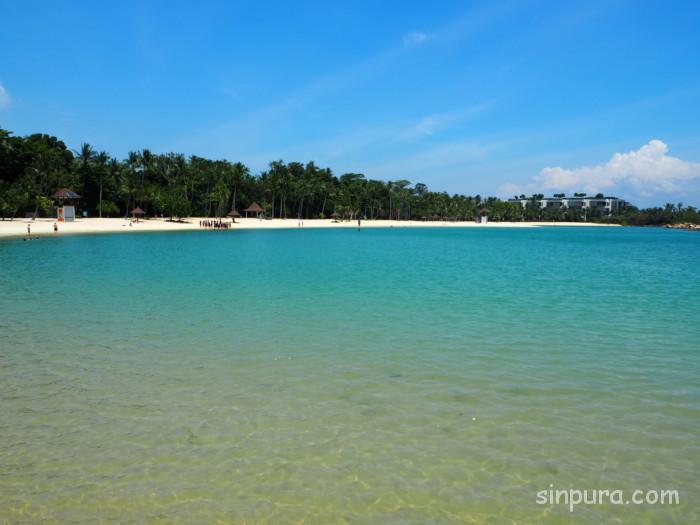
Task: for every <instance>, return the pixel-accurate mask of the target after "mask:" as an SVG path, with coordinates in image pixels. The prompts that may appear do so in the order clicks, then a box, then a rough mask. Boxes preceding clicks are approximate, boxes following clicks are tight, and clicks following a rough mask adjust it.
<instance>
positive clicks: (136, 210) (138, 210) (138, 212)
mask: <svg viewBox="0 0 700 525" xmlns="http://www.w3.org/2000/svg"><path fill="white" fill-rule="evenodd" d="M131 215H132V216H133V217H135V218H136V222H139V216H141V217H143V216H144V215H146V212H145V211H143V210H142V209H141V208H139V207H136V208H134V209H133V210H131Z"/></svg>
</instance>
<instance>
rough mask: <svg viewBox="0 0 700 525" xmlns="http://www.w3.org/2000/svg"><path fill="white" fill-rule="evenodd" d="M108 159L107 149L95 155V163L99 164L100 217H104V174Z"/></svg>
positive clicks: (98, 206) (98, 207) (98, 205)
mask: <svg viewBox="0 0 700 525" xmlns="http://www.w3.org/2000/svg"><path fill="white" fill-rule="evenodd" d="M108 161H109V155H107V152H106V151H100V152H99V153H98V154H97V155H95V164H97V177H98V183H99V186H100V193H99V200H98V204H97V209H98V212H99V217H100V219H101V218H102V185H103V182H104V175H105V171H106V168H107V162H108Z"/></svg>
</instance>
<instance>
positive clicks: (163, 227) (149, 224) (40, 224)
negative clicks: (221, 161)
mask: <svg viewBox="0 0 700 525" xmlns="http://www.w3.org/2000/svg"><path fill="white" fill-rule="evenodd" d="M200 220H211V219H206V218H200V217H192V218H189V219H187V220H186V222H169V221H167V220H164V219H146V220H140V221H139V222H133V221H130V220H125V219H96V218H91V219H76V220H75V221H74V222H59V223H56V224H58V233H54V231H53V225H54V223H55V222H56V221H55V220H53V219H36V220H31V219H15V220H13V221H10V220H5V221H1V220H0V238H3V237H27V225H29V226H30V227H31V233H32V237H46V236H53V235H68V234H89V233H133V232H165V231H182V230H200V229H203V228H200V226H199V221H200ZM226 221H227V222H228V221H230V220H229V219H226ZM301 224H302V225H303V226H300V221H298V220H297V219H272V220H261V219H237V220H236V223H235V224H234V225H233V226H232V228H231V229H230V230H228V231H234V230H249V229H275V228H280V229H286V228H300V227H303V228H357V221H345V222H332V221H331V220H330V219H325V220H324V219H310V220H305V221H301ZM539 226H609V225H604V224H593V223H581V222H489V223H488V224H477V223H475V222H440V221H387V220H377V221H369V220H367V221H365V220H363V221H362V228H426V227H447V228H533V227H539Z"/></svg>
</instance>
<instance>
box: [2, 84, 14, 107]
mask: <svg viewBox="0 0 700 525" xmlns="http://www.w3.org/2000/svg"><path fill="white" fill-rule="evenodd" d="M10 102H12V98H10V93H9V92H8V91H7V89H5V86H3V85H2V82H0V109H4V108H9V107H10Z"/></svg>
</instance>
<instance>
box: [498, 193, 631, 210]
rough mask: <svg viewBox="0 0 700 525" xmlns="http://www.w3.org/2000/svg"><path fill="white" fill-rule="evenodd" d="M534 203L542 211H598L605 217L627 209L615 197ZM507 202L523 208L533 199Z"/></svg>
mask: <svg viewBox="0 0 700 525" xmlns="http://www.w3.org/2000/svg"><path fill="white" fill-rule="evenodd" d="M534 201H535V202H536V203H537V204H539V206H540V208H542V209H550V210H551V209H559V208H572V209H579V210H591V209H597V210H600V211H601V212H602V213H603V214H605V215H612V214H613V212H616V211H618V210H622V209H624V208H625V207H627V204H628V203H627V201H624V200H622V199H618V198H617V197H604V196H597V197H544V198H535V199H534ZM508 202H519V203H520V204H522V206H523V208H525V207H526V206H527V204H528V203H529V202H533V198H532V197H530V198H525V197H518V198H514V199H508Z"/></svg>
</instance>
